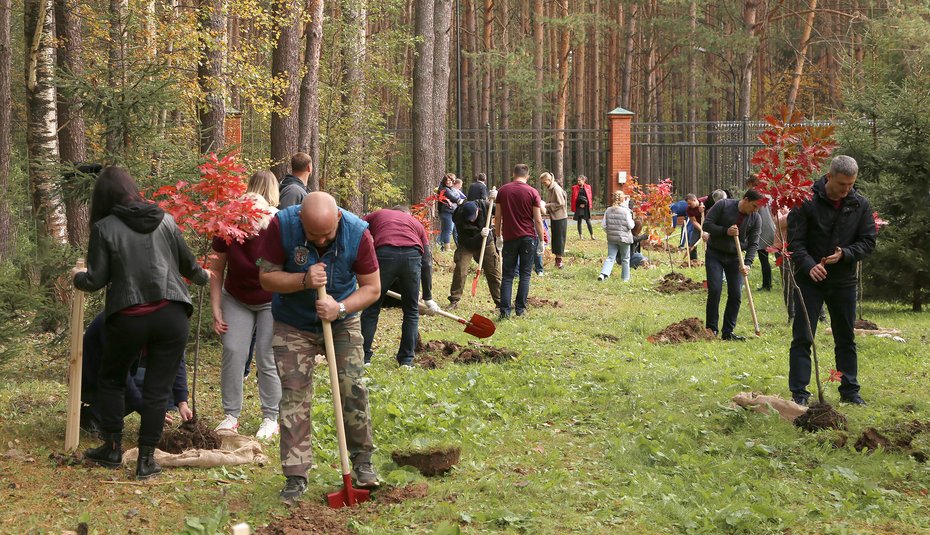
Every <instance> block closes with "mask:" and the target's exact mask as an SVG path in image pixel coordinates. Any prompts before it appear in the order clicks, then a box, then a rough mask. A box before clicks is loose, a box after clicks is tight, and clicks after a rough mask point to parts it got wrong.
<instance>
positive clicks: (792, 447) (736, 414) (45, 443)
mask: <svg viewBox="0 0 930 535" xmlns="http://www.w3.org/2000/svg"><path fill="white" fill-rule="evenodd" d="M570 234H573V233H570ZM598 236H599V240H598V241H594V242H592V241H587V240H585V241H577V240H576V239H575V238H574V237H570V238H569V243H568V248H569V249H570V251H569V253H568V258H567V267H566V269H564V270H562V271H556V270H555V269H550V266H547V272H546V275H545V276H544V277H535V276H534V278H533V281H532V289H531V295H532V296H535V297H539V298H546V299H549V300H558V301H559V302H560V303H561V305H562V306H561V307H558V308H551V307H550V308H534V309H531V310H530V311H529V313H528V314H527V316H525V317H523V318H519V319H513V320H509V321H506V322H503V323H501V324H500V325H498V330H497V333H496V334H495V335H494V336H493V337H492V338H491V339H490V340H489V343H491V344H493V345H495V346H498V347H502V348H507V349H512V350H515V351H517V352H518V354H519V357H518V358H517V359H516V360H514V361H511V362H506V363H503V364H481V365H452V366H448V367H445V368H442V369H437V370H429V371H428V370H422V369H415V370H410V371H406V370H401V369H398V368H397V366H396V363H395V362H394V359H393V355H394V352H395V350H396V344H397V340H398V337H399V327H400V314H399V311H398V310H396V309H390V310H386V311H385V313H384V314H383V315H382V319H381V325H380V329H379V332H378V337H377V339H376V342H375V345H376V355H375V359H374V364H373V366H372V367H371V368H370V373H369V376H370V379H369V383H368V385H369V388H370V392H371V406H372V415H373V425H374V436H375V444H376V445H377V446H378V448H379V450H378V452H377V453H376V456H375V464H376V466H377V468H378V470H379V472H380V474H381V476H382V478H383V479H384V480H385V481H386V483H387V484H389V485H403V484H406V483H408V482H419V481H426V482H427V483H428V488H429V490H428V495H427V496H426V497H425V498H423V499H417V500H410V501H407V502H404V503H401V504H396V505H389V506H380V507H377V508H371V507H363V508H361V509H360V510H359V511H357V512H356V513H355V514H353V515H352V517H351V519H350V520H349V521H348V522H349V525H350V527H352V528H353V529H355V530H357V531H358V532H359V533H372V534H381V533H406V532H410V533H458V532H459V531H460V532H462V533H486V532H505V533H521V532H526V533H690V532H694V533H889V534H890V533H896V534H899V533H900V534H904V533H930V498H928V496H927V492H928V488H930V467H928V465H927V464H921V463H918V462H916V461H915V460H913V459H912V458H910V457H909V456H907V455H905V454H902V453H892V452H885V451H878V452H874V453H859V452H857V451H855V449H854V448H853V447H852V444H853V443H854V442H855V439H856V438H857V437H858V436H859V434H860V433H861V432H862V431H863V430H864V429H865V428H867V427H877V428H880V429H881V428H887V427H890V426H893V425H894V424H896V423H899V422H903V421H910V420H915V419H917V420H922V421H927V420H930V399H928V396H927V394H926V389H927V387H928V386H930V380H928V377H927V375H928V372H930V364H928V361H927V359H926V348H927V342H928V337H930V317H928V315H927V314H914V313H910V312H907V311H905V309H904V308H903V307H899V306H892V305H888V304H884V303H874V302H869V303H866V304H865V306H864V316H865V317H866V318H867V319H870V320H872V321H875V322H876V323H878V324H879V325H880V326H882V327H893V328H897V329H900V331H901V336H902V337H904V338H905V339H906V340H907V342H906V343H900V342H895V341H893V340H891V339H881V338H874V337H859V338H858V343H859V357H860V360H859V366H860V381H861V383H862V385H863V389H862V395H863V397H864V398H865V399H866V400H867V401H868V402H869V405H868V406H867V407H861V408H860V407H852V406H848V405H842V406H839V408H840V410H841V411H842V412H843V413H845V414H846V416H847V417H848V419H849V425H850V429H849V431H848V436H849V437H850V440H849V441H848V442H847V444H848V445H847V446H845V447H841V448H837V447H835V446H834V440H835V439H836V438H837V435H838V433H837V432H822V433H818V434H810V433H805V432H801V431H799V430H796V429H795V428H794V427H793V426H792V425H790V424H788V423H786V422H784V421H782V420H780V419H779V418H777V417H774V416H763V415H759V414H755V413H750V412H747V411H744V410H742V409H735V408H733V407H732V406H731V404H730V398H731V397H732V396H733V395H734V394H736V393H737V392H740V391H749V390H752V391H759V392H764V393H771V394H778V395H781V396H783V397H789V395H790V394H789V392H788V390H787V371H788V357H787V354H788V345H789V343H790V328H789V325H788V324H787V321H786V314H785V311H784V307H783V305H782V304H781V294H780V292H779V291H778V289H779V288H777V287H776V291H775V292H772V293H757V294H755V301H756V307H757V309H758V313H759V318H760V322H761V328H762V337H761V338H751V339H750V340H749V341H747V342H744V343H735V342H734V343H726V342H720V341H712V342H699V343H690V344H682V345H667V346H656V345H652V344H650V343H648V342H646V337H647V336H649V335H650V334H653V333H655V332H656V331H658V330H660V329H662V328H664V327H665V326H667V325H669V324H670V323H673V322H677V321H680V320H682V319H685V318H688V317H698V318H703V317H704V302H705V294H704V293H703V292H702V291H697V292H693V293H687V294H679V295H662V294H659V293H657V292H656V291H654V290H653V289H652V288H653V287H654V286H655V284H656V281H657V280H658V279H659V278H660V277H661V276H662V275H663V274H665V273H666V272H667V271H668V268H667V267H661V268H659V269H653V270H649V271H642V270H640V271H634V272H633V280H632V282H630V283H622V282H621V281H620V280H619V267H618V268H616V270H615V272H614V276H613V277H611V278H610V279H609V280H608V281H606V282H604V283H598V282H597V281H595V278H596V276H597V274H598V272H599V269H600V262H601V261H602V259H603V256H604V255H605V254H606V244H605V242H604V240H603V233H600V234H599V235H598ZM651 256H655V257H660V256H661V255H658V254H657V253H653V254H652V255H651ZM438 261H439V262H440V263H441V264H442V266H443V267H442V268H439V269H437V272H436V274H435V277H434V284H435V291H434V293H435V297H436V300H437V301H438V302H440V304H443V305H444V304H445V303H446V301H445V296H446V295H447V294H448V285H449V282H450V280H451V271H450V268H451V264H452V255H451V253H441V254H440V256H439V259H438ZM683 271H684V272H685V273H686V274H687V275H688V276H689V277H691V278H693V279H695V280H697V281H700V280H702V279H703V278H704V273H703V268H695V269H691V270H687V269H686V270H683ZM751 276H752V278H753V281H752V285H753V288H755V287H757V286H758V285H759V278H760V275H759V273H758V270H757V269H756V270H754V271H753V273H752V275H751ZM776 284H777V283H776ZM873 293H878V292H877V291H876V290H875V289H873ZM492 306H493V305H492V303H491V301H490V298H489V297H488V294H487V287H486V286H485V284H484V283H483V282H482V284H481V286H480V291H479V295H478V297H477V298H475V299H471V298H470V297H466V299H465V300H463V302H462V306H460V308H459V310H458V311H457V312H458V313H460V314H461V315H470V314H471V313H472V312H478V313H480V314H484V315H487V316H489V317H494V316H493V312H492ZM721 308H722V305H721ZM92 313H93V311H91V312H89V314H92ZM420 326H421V335H422V337H423V338H424V339H425V340H433V339H442V340H451V341H456V342H459V343H466V342H469V341H470V337H469V336H468V335H466V334H464V333H463V332H462V328H461V326H460V325H459V324H457V323H454V322H451V321H449V320H445V319H442V318H437V317H427V318H424V319H421V323H420ZM751 331H752V322H751V318H750V314H749V310H748V303H747V302H746V300H745V299H744V303H743V310H742V313H741V315H740V321H739V324H738V326H737V333H741V334H745V335H749V334H751ZM818 342H819V347H820V355H821V356H822V358H823V360H824V362H823V363H822V365H821V370H822V371H825V370H827V369H829V368H832V367H834V366H835V365H834V363H833V359H832V339H831V338H830V337H829V336H828V335H826V334H825V333H823V332H822V333H820V334H819V335H818ZM219 355H220V353H219V348H218V344H217V343H216V341H215V340H212V341H210V342H209V343H208V344H207V345H206V349H205V350H204V351H203V353H202V355H201V363H202V367H201V370H200V379H199V381H200V384H199V390H198V404H199V412H200V414H201V417H202V418H204V419H205V420H207V421H208V422H210V423H211V424H212V425H215V423H217V422H218V421H219V420H220V419H221V417H222V411H221V408H220V385H219V364H220V362H219V360H220V356H219ZM190 360H191V359H189V361H190ZM65 377H66V360H65V359H64V358H63V356H61V355H47V354H37V353H31V354H23V355H21V357H20V358H18V359H16V360H15V361H12V362H9V363H7V364H6V366H5V368H4V369H3V370H2V375H0V453H3V452H9V451H10V450H16V451H13V452H12V453H8V454H7V455H4V456H2V457H0V493H2V500H0V526H2V528H0V531H2V532H45V531H47V532H55V533H60V532H61V531H62V530H63V529H75V528H76V527H77V525H78V522H80V521H86V522H88V523H89V527H90V530H91V532H97V533H130V532H134V533H175V532H179V531H181V530H183V529H185V525H186V524H187V525H188V529H189V530H190V531H191V532H197V531H196V529H195V528H193V527H190V526H193V525H195V524H196V522H194V519H195V518H199V519H201V520H204V521H205V520H206V519H209V518H211V517H212V518H215V519H217V520H220V524H221V525H222V528H223V530H225V531H224V532H228V526H229V525H231V524H232V523H234V522H241V521H247V522H249V523H250V524H251V525H252V526H262V525H265V524H267V523H269V522H270V521H272V520H273V519H274V518H275V517H281V516H283V515H286V514H287V509H286V508H285V507H284V506H283V505H281V504H280V503H279V501H278V498H277V494H278V491H279V490H280V488H281V486H282V485H283V482H284V478H283V477H282V476H281V475H280V467H279V465H278V453H277V448H276V444H274V445H271V446H269V447H267V448H266V453H267V454H268V456H269V459H270V461H269V464H268V465H267V466H264V467H259V466H248V467H232V468H228V469H225V470H223V469H217V470H203V469H170V470H166V472H165V473H164V474H163V475H162V476H161V477H159V478H157V479H155V480H153V481H152V482H150V483H147V484H143V485H138V484H134V482H133V481H132V480H131V479H130V474H129V472H127V471H122V470H120V471H110V470H106V469H103V468H92V469H90V468H85V467H58V466H56V465H55V463H54V462H53V461H52V460H50V459H49V454H51V453H53V452H60V451H61V450H62V447H63V436H64V425H65V423H64V421H65V404H66V397H67V388H66V385H65ZM316 384H317V386H318V388H317V390H316V397H315V400H316V404H315V407H314V433H315V439H316V443H315V448H316V455H317V462H318V464H319V466H320V467H319V468H318V469H316V470H315V471H313V472H311V474H310V489H309V491H308V493H307V494H306V496H305V499H306V500H314V501H318V502H320V503H322V500H323V496H324V494H325V493H327V492H331V491H333V490H335V489H336V488H337V487H338V485H339V483H340V481H341V480H340V476H339V474H338V470H337V469H335V468H333V466H334V465H335V464H338V457H337V455H336V447H335V438H334V435H335V433H334V430H333V424H332V416H331V415H332V408H331V405H330V394H329V390H328V377H327V374H326V370H325V369H324V368H322V367H321V368H319V369H318V370H317V374H316ZM835 385H836V383H830V384H829V385H828V386H827V397H828V400H831V401H833V402H834V403H835V402H836V401H837V400H838V394H837V392H836V387H835ZM246 388H247V399H246V403H247V406H246V407H245V409H244V410H243V418H242V420H241V427H240V432H242V433H254V432H255V431H256V429H257V427H258V424H259V422H260V411H259V408H258V395H257V387H256V384H255V381H254V375H253V376H251V377H250V379H249V380H248V381H247V386H246ZM812 388H813V385H812ZM137 426H138V417H136V416H131V417H129V418H128V424H127V436H128V438H127V441H126V442H128V443H130V445H131V444H132V443H133V442H134V439H135V432H136V431H135V430H136V428H137ZM426 441H430V442H435V441H442V442H451V443H458V444H460V445H461V447H462V459H461V463H460V465H459V466H458V467H457V468H456V469H455V470H454V471H452V472H451V473H450V474H448V475H446V476H444V477H439V478H429V479H427V478H423V477H422V476H419V475H417V474H415V473H413V472H411V471H410V470H409V469H401V468H399V467H397V466H396V465H394V463H393V462H392V461H391V456H390V453H391V452H392V451H394V450H397V449H403V448H409V447H410V446H411V445H412V444H416V443H418V442H426ZM927 442H930V441H927ZM925 444H926V442H925ZM81 445H82V448H83V447H86V446H88V445H96V441H95V440H92V439H90V438H89V437H87V436H86V435H85V436H82V444H81ZM24 457H25V458H24ZM309 521H312V519H310V520H309Z"/></svg>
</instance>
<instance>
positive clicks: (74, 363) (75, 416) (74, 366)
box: [65, 258, 84, 451]
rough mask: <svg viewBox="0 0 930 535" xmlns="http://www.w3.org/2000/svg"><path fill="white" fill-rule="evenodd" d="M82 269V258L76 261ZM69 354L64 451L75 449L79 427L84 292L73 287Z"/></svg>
mask: <svg viewBox="0 0 930 535" xmlns="http://www.w3.org/2000/svg"><path fill="white" fill-rule="evenodd" d="M76 267H77V268H78V269H84V259H83V258H79V259H78V261H77V266H76ZM68 328H69V330H70V334H71V339H70V341H71V355H70V358H69V359H68V419H67V421H66V422H65V451H75V450H77V447H78V444H79V441H80V436H81V433H80V429H81V367H82V364H83V363H82V361H83V359H84V343H83V342H84V292H82V291H80V290H78V289H77V288H75V289H74V292H73V294H72V296H71V322H70V324H69V327H68Z"/></svg>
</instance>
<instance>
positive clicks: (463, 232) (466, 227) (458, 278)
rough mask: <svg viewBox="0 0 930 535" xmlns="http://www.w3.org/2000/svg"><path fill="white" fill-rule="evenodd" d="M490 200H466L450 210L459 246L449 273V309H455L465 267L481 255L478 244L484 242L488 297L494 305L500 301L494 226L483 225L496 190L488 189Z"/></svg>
mask: <svg viewBox="0 0 930 535" xmlns="http://www.w3.org/2000/svg"><path fill="white" fill-rule="evenodd" d="M491 192H492V193H491V196H490V199H491V200H490V201H485V200H481V199H479V200H477V201H468V202H465V203H463V204H462V205H460V206H459V207H458V208H457V209H456V210H455V213H453V214H452V222H453V223H455V228H457V229H458V232H459V246H458V247H457V248H456V249H455V257H454V259H455V271H454V272H453V273H452V288H451V289H450V291H449V309H450V310H452V309H455V308H456V307H457V306H458V304H459V301H460V300H461V299H462V293H464V291H465V283H466V281H467V279H468V269H469V267H471V262H472V260H473V259H474V261H475V262H478V257H479V256H480V255H481V244H482V243H486V246H485V250H484V261H483V263H482V265H481V269H482V271H484V276H485V278H486V279H487V281H488V289H489V290H490V291H491V299H492V300H494V306H495V307H497V306H499V305H500V301H501V258H500V255H499V254H498V252H497V248H496V247H495V246H494V231H493V229H485V228H484V224H485V223H487V220H488V219H487V218H488V210H490V209H492V205H491V203H493V202H494V198H495V197H496V195H497V190H491Z"/></svg>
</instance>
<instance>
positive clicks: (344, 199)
mask: <svg viewBox="0 0 930 535" xmlns="http://www.w3.org/2000/svg"><path fill="white" fill-rule="evenodd" d="M928 66H930V3H928V2H927V1H926V0H918V1H910V2H900V1H893V0H803V1H801V0H798V1H784V0H662V1H660V0H649V1H646V2H631V1H623V0H483V2H482V1H478V0H457V1H453V0H385V1H382V2H370V1H368V0H338V1H330V2H324V1H323V0H184V1H182V0H157V1H156V0H95V1H76V0H0V300H2V302H3V304H4V306H3V307H2V308H3V310H4V311H5V312H4V319H6V320H9V321H5V322H4V324H5V326H4V328H2V329H0V349H2V352H3V354H8V353H9V352H11V351H14V352H15V351H18V350H20V349H21V346H20V344H19V342H18V341H17V340H18V339H19V337H20V335H21V334H22V333H23V332H24V330H27V329H36V328H39V329H41V330H45V331H58V330H59V327H60V326H61V325H62V320H63V315H64V314H65V313H66V312H65V311H66V310H67V307H65V306H62V304H63V303H65V302H66V301H67V299H68V293H69V285H68V281H65V280H63V279H61V277H60V275H61V273H64V272H65V271H66V266H69V265H73V261H74V259H75V258H76V257H77V256H79V255H80V254H81V252H82V251H83V249H84V248H85V247H86V240H87V237H88V234H89V229H88V225H87V218H88V196H89V193H90V190H91V186H92V181H93V178H94V175H93V173H92V172H87V171H88V170H89V169H90V168H88V167H86V166H82V164H86V163H88V162H94V163H100V164H104V165H106V164H119V165H123V166H126V167H128V168H129V169H130V170H131V172H132V173H133V175H134V176H135V177H136V178H137V179H138V180H139V181H140V183H141V184H142V185H143V186H144V187H145V189H146V190H147V191H152V190H153V189H154V188H155V187H158V186H161V185H164V184H168V183H172V184H173V183H176V182H177V181H179V180H196V178H197V164H198V163H200V162H201V161H202V160H203V154H204V153H207V152H211V151H216V152H221V153H222V152H226V151H237V152H238V154H239V158H240V161H242V162H243V163H244V164H245V166H246V167H247V168H248V169H249V170H257V169H261V168H266V167H270V168H271V169H272V170H273V171H274V172H275V173H276V174H277V175H278V176H279V177H280V176H283V175H284V174H285V173H286V172H287V171H288V168H287V167H288V157H289V156H290V155H291V154H292V153H294V152H296V151H298V150H303V151H306V152H308V153H310V154H311V155H312V156H313V158H314V161H315V162H316V165H315V168H314V173H313V175H312V177H311V182H310V186H311V188H313V189H320V188H322V189H325V190H326V191H329V192H331V193H333V194H334V195H335V196H336V197H337V198H338V200H339V202H340V204H341V205H343V206H346V207H347V208H349V209H351V210H354V211H356V212H360V213H364V212H367V211H370V210H373V209H376V208H379V207H382V206H386V205H390V204H393V203H396V202H399V201H412V202H416V201H419V200H422V199H424V198H425V197H426V196H427V195H428V194H429V193H430V192H431V191H432V190H433V188H434V186H435V185H436V184H437V182H438V178H439V177H440V176H441V175H442V174H443V172H445V171H449V170H453V171H458V172H459V173H460V174H462V175H464V176H463V178H465V180H466V183H468V181H469V178H470V177H472V176H473V175H474V174H475V173H478V172H481V171H489V170H491V169H503V170H506V169H508V168H509V167H510V164H513V163H517V160H516V158H519V159H520V160H521V161H525V162H526V163H528V164H530V166H531V170H532V173H533V176H538V174H539V173H540V172H542V171H543V170H551V171H552V172H553V173H554V174H555V175H556V177H557V179H558V180H559V181H561V182H563V183H564V182H566V181H570V180H572V179H573V177H574V176H577V175H578V174H586V175H588V176H589V177H590V178H591V182H592V183H593V184H594V186H595V192H596V196H601V195H603V192H604V190H605V189H606V188H603V187H602V186H603V184H604V181H605V180H606V179H607V177H606V176H604V175H605V172H604V169H605V168H606V164H607V162H606V156H605V155H606V154H607V153H606V151H607V147H606V146H601V145H600V143H601V141H602V140H603V139H606V138H603V137H602V136H600V135H597V136H595V138H594V140H593V146H591V145H585V146H584V148H581V149H579V147H574V148H573V147H572V143H573V141H572V138H571V132H572V131H573V130H585V131H593V132H603V131H604V130H605V129H606V121H605V118H606V113H607V112H608V111H610V110H612V109H614V108H616V107H622V108H624V109H627V110H631V111H633V112H634V113H635V119H634V126H635V125H636V124H640V125H643V124H646V125H654V124H657V123H676V124H682V125H691V126H688V127H689V128H694V129H697V126H695V125H698V124H702V123H703V124H714V123H715V122H717V121H738V120H746V119H748V120H761V119H762V118H763V117H764V116H765V115H766V114H768V113H771V112H772V111H774V110H776V109H778V108H779V106H781V105H784V104H787V106H788V107H789V108H792V109H797V110H798V111H800V112H802V113H803V114H804V115H805V116H806V117H807V118H809V119H812V120H818V121H830V122H833V123H836V124H840V125H841V127H840V129H839V130H838V131H839V133H840V137H841V147H843V149H842V150H844V151H846V152H848V153H852V154H854V155H856V156H857V157H858V158H859V159H860V163H861V164H862V165H863V174H862V175H863V176H862V177H861V178H862V179H863V180H862V181H861V183H862V185H863V186H864V187H867V185H868V184H872V185H873V187H874V188H875V191H876V192H877V191H882V192H884V193H887V194H889V195H892V197H894V199H893V202H892V201H889V202H888V203H886V204H885V205H884V206H879V210H880V211H881V213H882V217H884V218H885V219H886V220H889V222H890V225H889V232H888V233H887V234H886V235H887V236H888V239H889V243H897V245H896V246H895V247H891V248H887V249H886V250H889V251H895V250H896V251H897V253H896V254H895V255H891V256H887V257H885V259H884V260H883V261H882V262H883V265H885V266H888V267H889V269H887V270H886V269H878V270H874V269H873V270H867V273H871V274H872V275H870V276H879V277H880V276H885V277H886V279H887V280H886V281H885V282H887V283H888V284H895V283H900V284H898V286H899V288H897V289H896V290H895V291H893V292H890V293H883V295H886V296H894V297H901V298H902V299H905V300H907V301H908V302H909V303H911V305H912V308H913V309H914V310H920V309H921V306H922V302H923V301H925V300H926V298H927V291H928V290H927V288H928V287H930V281H928V277H930V275H928V269H927V263H928V262H930V259H928V252H927V251H926V249H927V247H926V244H927V242H928V240H927V235H926V229H927V228H930V224H927V223H930V221H923V218H920V217H918V218H914V217H909V216H912V215H913V214H915V213H921V212H922V213H924V214H926V213H927V211H928V210H922V209H923V208H925V206H924V205H926V204H928V199H927V198H926V197H927V195H926V192H927V187H925V186H926V185H927V182H928V181H930V179H928V178H927V174H928V173H927V172H926V171H925V169H926V168H925V167H924V162H926V161H927V160H928V159H930V158H928V156H927V155H928V153H930V148H928V147H927V145H928V142H927V139H928V136H927V135H926V133H927V132H928V130H930V126H928V124H927V123H928V119H927V118H926V117H927V116H928V115H930V114H928V113H921V110H927V109H928V107H930V104H928V101H930V96H928V95H930V83H928V82H927V80H928V79H930V76H928V75H927V67H928ZM902 121H903V122H902ZM490 130H493V131H494V132H496V133H497V135H501V136H504V135H506V134H507V133H513V132H518V133H522V134H523V135H525V137H526V139H527V143H528V144H527V145H526V147H528V148H527V150H525V151H522V152H518V151H516V150H514V151H508V150H507V146H506V145H504V146H503V147H502V149H501V150H500V151H499V152H497V153H496V154H495V156H494V159H496V160H499V161H496V162H491V161H489V159H491V158H490V156H489V155H488V154H487V153H486V145H485V142H486V138H485V135H486V134H485V132H487V131H490ZM692 135H694V134H693V132H692ZM237 137H239V138H241V144H240V145H235V146H233V145H230V144H229V141H228V140H230V139H236V138H237ZM902 140H903V141H902ZM654 141H656V142H657V143H659V142H661V140H659V139H655V140H654ZM605 144H606V141H605ZM511 158H514V160H511ZM891 162H897V167H896V168H893V169H892V168H891V167H893V166H890V165H889V164H890V163H891ZM492 164H493V165H492ZM495 166H496V167H495ZM922 169H923V170H922ZM82 170H83V171H84V172H82ZM636 172H637V170H636V169H633V174H636ZM882 173H885V174H886V175H888V174H889V173H890V176H886V177H885V178H884V179H881V177H880V175H882ZM501 175H502V173H501V172H498V173H489V178H490V180H491V183H492V184H500V183H501V181H502V180H506V178H507V177H506V176H501ZM664 178H666V177H661V176H640V177H639V180H640V182H642V183H650V182H656V181H658V180H661V179H664ZM670 178H672V180H673V182H676V194H680V195H683V194H684V193H686V192H687V191H685V189H686V188H685V185H683V184H681V183H680V181H678V177H670ZM732 180H733V184H734V185H738V184H739V181H740V177H733V179H732ZM902 181H903V182H902ZM903 183H907V184H909V186H908V187H907V188H904V189H902V188H901V187H900V186H901V184H903ZM697 193H699V194H703V193H707V192H697ZM602 202H603V199H600V197H599V200H598V203H602ZM924 217H926V216H924ZM895 218H897V219H895ZM907 229H909V230H907ZM905 230H907V232H905ZM895 233H897V234H895ZM895 236H898V238H895ZM895 239H897V240H898V241H897V242H895ZM902 269H904V270H905V271H906V273H907V274H908V276H907V277H905V278H904V279H903V280H902V279H901V277H899V276H898V273H900V272H901V270H902ZM882 291H883V292H884V289H883V290H882Z"/></svg>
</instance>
